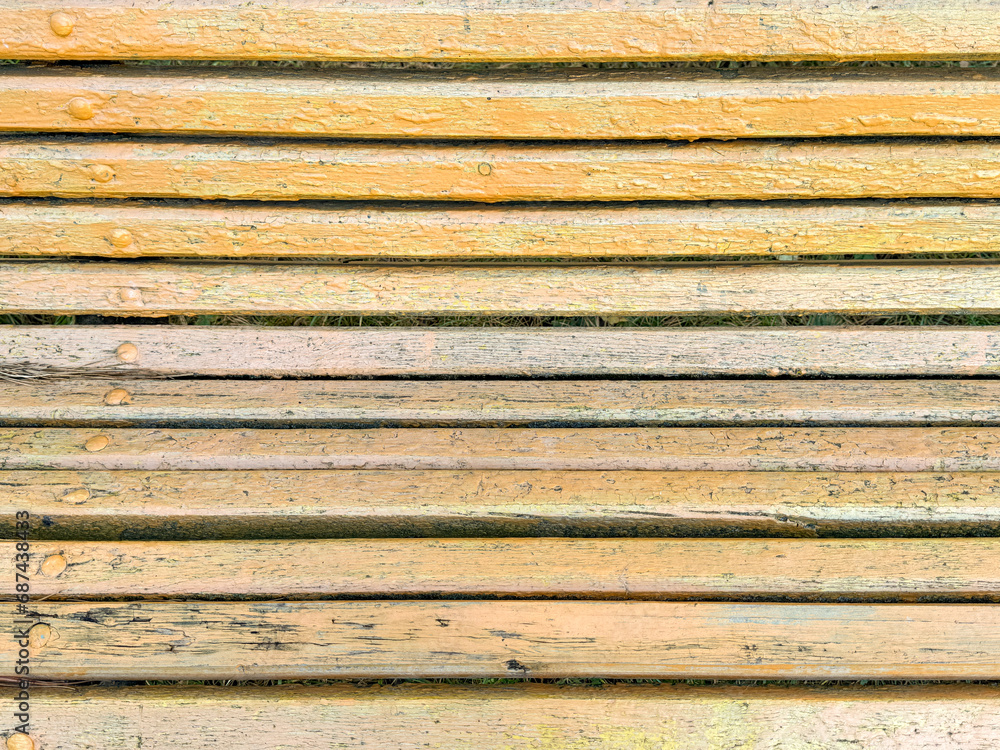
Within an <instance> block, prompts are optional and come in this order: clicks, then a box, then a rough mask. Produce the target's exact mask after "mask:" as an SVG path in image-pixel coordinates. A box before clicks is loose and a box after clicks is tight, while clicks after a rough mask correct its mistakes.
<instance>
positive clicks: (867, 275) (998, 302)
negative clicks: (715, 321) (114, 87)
mask: <svg viewBox="0 0 1000 750" xmlns="http://www.w3.org/2000/svg"><path fill="white" fill-rule="evenodd" d="M824 312H836V313H845V314H862V315H867V314H892V313H902V314H914V315H919V314H941V313H953V314H968V313H976V314H998V313H1000V265H997V264H994V263H990V262H983V263H977V262H965V263H961V264H957V263H942V262H934V263H898V264H882V263H874V264H873V263H856V264H851V263H842V264H823V263H795V264H791V263H790V264H778V263H748V264H733V265H682V264H676V265H660V266H649V267H647V266H640V265H629V266H613V265H596V264H595V265H582V266H557V265H554V264H537V265H527V266H499V265H496V266H494V265H485V264H478V265H469V266H448V265H419V266H402V265H397V266H391V265H390V266H351V267H344V266H339V265H325V264H315V265H282V264H252V263H246V264H239V265H230V264H226V265H221V264H219V265H216V264H202V263H155V262H140V263H134V264H121V263H115V262H113V261H109V262H94V263H80V262H43V261H8V262H7V263H0V313H29V314H32V313H52V314H83V313H94V314H102V313H103V314H112V315H121V316H130V315H132V316H135V315H141V316H146V317H156V316H161V317H162V316H167V315H198V314H224V315H290V314H291V315H296V314H305V315H324V314H328V315H383V314H404V315H556V316H569V315H576V316H580V315H640V316H641V315H672V314H723V313H734V314H741V313H755V314H791V315H799V314H810V313H824Z"/></svg>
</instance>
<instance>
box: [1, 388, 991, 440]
mask: <svg viewBox="0 0 1000 750" xmlns="http://www.w3.org/2000/svg"><path fill="white" fill-rule="evenodd" d="M0 424H3V425H8V426H25V427H28V426H39V425H46V426H55V427H59V426H64V427H84V426H102V427H115V426H117V427H128V426H133V427H142V426H146V427H152V426H171V425H173V426H187V427H198V426H205V427H208V426H211V427H247V426H257V427H264V426H272V427H281V426H299V427H309V426H333V425H340V426H368V427H375V426H388V425H393V424H396V425H399V426H404V427H406V426H409V427H414V426H476V425H495V426H513V425H533V426H537V425H543V424H557V425H576V426H596V427H600V426H608V425H614V424H623V425H634V426H639V425H642V426H656V425H700V426H706V425H732V424H745V425H755V424H775V425H779V424H780V425H785V426H790V425H792V424H803V425H804V424H817V425H835V424H845V425H858V424H881V425H969V424H979V425H989V424H1000V382H996V381H992V380H926V379H916V380H884V381H874V382H871V381H863V380H806V381H788V380H772V381H747V380H641V381H636V380H568V381H567V380H501V381H498V380H381V381H366V380H340V381H329V380H286V381H273V380H265V381H250V382H241V383H238V384H235V383H233V382H232V381H228V380H223V381H219V380H174V381H170V380H130V379H129V378H128V377H127V376H122V377H119V378H118V379H114V378H112V377H107V378H101V379H92V378H80V379H66V380H62V379H58V380H40V381H24V382H2V381H0Z"/></svg>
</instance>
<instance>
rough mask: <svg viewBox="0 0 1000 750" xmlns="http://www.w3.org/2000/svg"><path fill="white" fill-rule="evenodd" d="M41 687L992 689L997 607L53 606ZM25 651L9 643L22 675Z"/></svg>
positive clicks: (40, 628)
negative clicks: (328, 683)
mask: <svg viewBox="0 0 1000 750" xmlns="http://www.w3.org/2000/svg"><path fill="white" fill-rule="evenodd" d="M38 606H39V607H40V609H39V612H40V613H41V614H42V615H43V617H42V621H43V622H42V623H41V624H39V625H35V626H34V628H33V629H34V631H35V632H34V634H33V635H29V639H30V641H31V642H32V644H33V647H32V648H30V650H29V652H30V658H31V664H32V676H33V677H36V678H54V679H70V680H73V679H81V680H171V679H175V680H204V679H220V680H225V679H239V680H256V679H285V678H287V679H294V678H304V679H308V678H331V677H337V678H372V677H397V678H403V677H450V678H462V677H467V678H497V677H515V678H517V677H542V678H556V677H633V678H705V679H712V678H719V679H741V678H748V679H760V678H768V679H782V678H789V679H792V678H794V679H858V678H882V679H980V680H986V679H996V677H997V676H998V675H1000V656H998V654H1000V606H996V605H990V604H942V605H936V604H865V605H855V604H751V603H706V602H699V603H690V602H679V603H671V602H568V601H567V602H551V601H549V602H545V601H519V602H499V601H485V602H477V601H463V602H421V601H394V602H385V601H383V602H362V601H357V602H206V601H189V602H170V601H162V602H152V601H146V602H129V603H121V604H117V603H113V602H93V603H84V602H51V601H48V602H44V603H40V604H39V605H38ZM17 648H18V646H17V641H15V640H14V639H13V638H8V639H5V640H4V641H3V644H2V646H0V655H2V656H3V657H4V659H3V662H2V663H3V664H4V665H6V666H4V667H2V670H3V673H2V674H3V676H9V675H12V674H13V669H14V663H15V661H16V659H15V658H13V657H14V655H15V654H16V649H17Z"/></svg>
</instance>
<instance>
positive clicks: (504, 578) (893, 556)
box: [0, 539, 1000, 601]
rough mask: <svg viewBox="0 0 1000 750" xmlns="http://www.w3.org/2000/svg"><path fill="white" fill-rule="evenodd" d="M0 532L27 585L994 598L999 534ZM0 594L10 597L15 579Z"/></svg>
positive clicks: (45, 588) (435, 594)
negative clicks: (86, 535)
mask: <svg viewBox="0 0 1000 750" xmlns="http://www.w3.org/2000/svg"><path fill="white" fill-rule="evenodd" d="M18 555H19V553H18V551H17V543H16V542H13V541H10V542H0V559H2V560H4V561H5V562H6V563H7V565H8V567H10V569H11V570H15V569H16V567H15V566H16V564H17V563H18V561H19V560H20V561H21V562H25V563H27V566H28V576H29V578H30V580H31V594H32V596H35V597H43V598H44V599H45V600H46V601H52V600H55V599H69V600H76V599H79V598H95V597H96V598H104V597H129V598H143V597H145V598H150V597H151V598H158V597H170V598H175V597H176V598H186V597H201V596H210V597H245V596H250V597H284V598H299V597H337V598H345V599H353V598H365V599H370V598H415V597H416V598H423V597H431V598H439V597H445V598H448V597H558V598H564V597H565V598H573V599H662V600H684V599H691V598H696V599H726V600H759V599H761V598H765V599H767V598H772V599H786V598H791V599H799V600H801V599H809V600H820V601H843V598H844V597H847V598H856V599H861V600H865V601H870V600H878V601H928V600H932V599H936V600H942V599H945V600H950V601H961V600H967V599H975V600H983V599H987V600H992V601H997V600H1000V568H998V566H997V565H996V560H997V559H998V558H1000V539H850V540H819V539H805V540H802V539H760V540H750V539H669V540H664V539H623V540H609V539H395V540H385V539H336V540H305V539H296V540H294V541H253V542H250V541H210V542H176V541H171V542H68V541H61V542H39V541H35V542H32V544H31V551H30V553H28V556H27V558H23V557H18ZM0 595H4V596H7V597H14V596H16V589H15V581H14V579H13V577H12V576H11V577H9V580H6V581H4V582H3V583H2V584H0Z"/></svg>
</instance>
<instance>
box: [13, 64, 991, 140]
mask: <svg viewBox="0 0 1000 750" xmlns="http://www.w3.org/2000/svg"><path fill="white" fill-rule="evenodd" d="M998 110H1000V75H998V72H997V71H996V70H995V69H992V68H983V69H978V70H975V71H970V70H956V69H942V68H931V69H928V68H874V69H857V68H855V69H850V68H846V69H845V68H784V69H773V68H744V69H741V70H732V69H729V70H707V69H703V70H676V69H674V70H662V69H661V70H651V69H648V68H647V69H645V70H600V71H595V70H586V69H563V70H547V71H530V72H524V71H519V72H514V71H511V70H493V71H488V72H476V73H462V72H454V71H447V70H444V71H442V70H435V71H398V70H365V71H357V70H349V69H348V70H337V71H330V70H327V71H303V70H295V71H287V70H269V71H263V70H260V69H256V70H255V69H245V68H243V69H230V70H219V69H215V68H187V69H183V68H182V69H177V68H159V69H155V68H131V69H128V68H126V69H122V68H117V67H115V68H68V67H59V68H54V69H41V70H39V69H36V68H8V69H6V70H5V71H4V75H3V77H2V78H0V131H7V132H28V133H37V132H60V131H62V132H86V133H124V134H168V135H225V136H234V135H245V136H299V137H304V136H305V137H309V136H325V137H349V138H358V137H360V138H491V139H492V138H500V139H506V140H515V139H566V138H572V139H605V138H612V139H616V138H628V139H636V138H646V139H653V138H665V139H679V140H689V139H697V138H748V137H749V138H773V137H802V136H859V135H862V136H867V135H890V136H892V135H895V136H900V135H908V136H916V135H923V136H996V135H1000V117H998V115H997V112H998Z"/></svg>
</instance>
